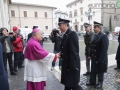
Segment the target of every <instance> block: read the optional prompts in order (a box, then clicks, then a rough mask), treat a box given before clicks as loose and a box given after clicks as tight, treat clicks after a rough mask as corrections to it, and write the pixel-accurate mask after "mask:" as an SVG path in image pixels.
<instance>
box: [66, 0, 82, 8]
mask: <svg viewBox="0 0 120 90" xmlns="http://www.w3.org/2000/svg"><path fill="white" fill-rule="evenodd" d="M80 1H82V0H75V1H73V2H70V3H69V4H67V5H66V6H67V7H69V6H71V5H73V4H75V3H77V2H80Z"/></svg>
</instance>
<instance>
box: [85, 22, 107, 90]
mask: <svg viewBox="0 0 120 90" xmlns="http://www.w3.org/2000/svg"><path fill="white" fill-rule="evenodd" d="M101 29H102V24H101V23H98V22H94V33H95V34H94V36H93V37H92V40H91V48H90V57H89V58H91V74H90V81H89V83H87V84H86V85H95V88H96V89H99V88H102V84H103V80H104V72H106V71H107V65H108V54H107V51H108V45H109V40H108V37H107V35H106V34H103V33H102V32H101ZM97 75H98V83H97V84H96V76H97Z"/></svg>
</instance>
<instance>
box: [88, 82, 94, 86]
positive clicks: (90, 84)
mask: <svg viewBox="0 0 120 90" xmlns="http://www.w3.org/2000/svg"><path fill="white" fill-rule="evenodd" d="M86 86H95V83H90V82H88V83H86Z"/></svg>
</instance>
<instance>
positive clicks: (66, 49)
mask: <svg viewBox="0 0 120 90" xmlns="http://www.w3.org/2000/svg"><path fill="white" fill-rule="evenodd" d="M69 22H70V21H69V20H65V19H61V18H59V23H58V25H59V29H60V30H61V32H62V33H63V38H62V42H61V45H60V50H61V58H62V69H61V83H62V84H64V85H65V90H83V89H82V87H81V86H80V85H79V81H80V57H79V40H78V36H77V34H76V32H75V31H72V30H71V29H70V28H69Z"/></svg>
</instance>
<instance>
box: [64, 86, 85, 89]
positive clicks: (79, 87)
mask: <svg viewBox="0 0 120 90" xmlns="http://www.w3.org/2000/svg"><path fill="white" fill-rule="evenodd" d="M65 90H83V88H82V87H81V86H80V85H78V87H66V86H65Z"/></svg>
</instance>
